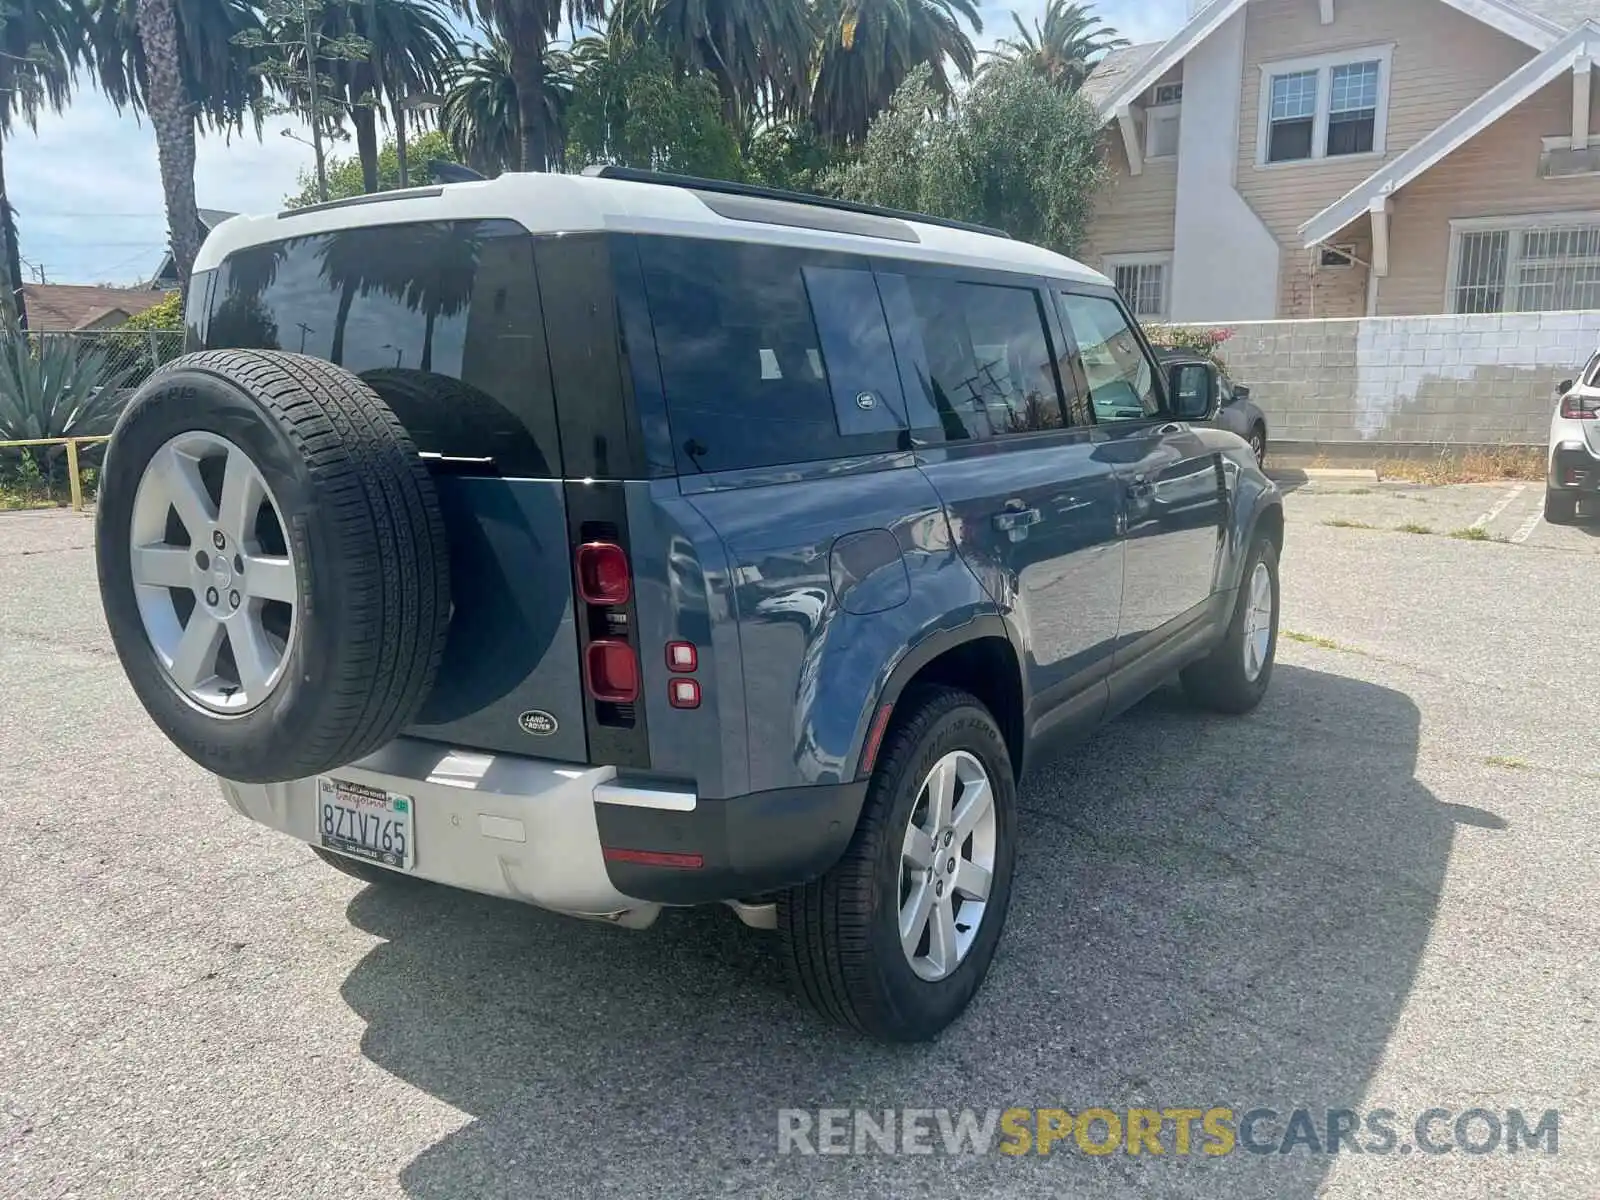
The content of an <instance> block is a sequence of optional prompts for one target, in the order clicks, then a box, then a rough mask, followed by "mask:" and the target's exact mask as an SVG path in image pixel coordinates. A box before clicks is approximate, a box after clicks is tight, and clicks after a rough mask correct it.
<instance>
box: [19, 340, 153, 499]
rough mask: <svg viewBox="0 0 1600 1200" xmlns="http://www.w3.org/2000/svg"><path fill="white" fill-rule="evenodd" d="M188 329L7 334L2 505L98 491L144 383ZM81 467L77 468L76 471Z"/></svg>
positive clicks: (76, 496) (66, 497)
mask: <svg viewBox="0 0 1600 1200" xmlns="http://www.w3.org/2000/svg"><path fill="white" fill-rule="evenodd" d="M183 341H184V334H183V332H182V331H181V330H120V329H109V330H74V331H72V332H56V331H50V330H39V331H32V332H29V333H27V334H25V335H22V336H20V337H19V336H16V335H14V334H6V333H3V332H0V509H5V508H17V507H34V506H35V505H39V504H51V503H66V502H67V501H68V499H69V498H70V499H71V500H72V501H74V502H77V501H79V500H80V498H81V497H82V496H85V495H92V494H93V491H94V487H95V484H96V482H97V481H98V474H99V467H100V460H101V458H102V456H103V453H104V447H103V445H101V444H98V443H96V442H92V441H91V442H82V441H79V442H78V443H77V444H76V445H74V446H72V447H71V448H70V451H69V447H68V444H67V441H66V440H65V439H69V438H70V439H83V438H90V439H93V438H98V437H102V436H103V435H105V434H108V433H110V432H111V428H112V426H114V425H115V424H116V421H117V417H118V416H119V415H120V413H121V412H122V407H123V405H124V404H126V403H127V400H128V397H129V396H131V395H132V394H133V392H134V390H135V389H136V388H138V387H139V385H140V384H142V383H143V382H144V381H145V380H146V379H148V378H150V375H151V373H152V372H154V371H155V369H156V368H157V367H158V366H160V365H161V364H163V363H166V362H170V361H171V360H172V359H174V358H177V357H178V356H179V355H181V354H182V353H183ZM74 467H76V470H74Z"/></svg>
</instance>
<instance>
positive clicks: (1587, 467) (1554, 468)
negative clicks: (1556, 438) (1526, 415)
mask: <svg viewBox="0 0 1600 1200" xmlns="http://www.w3.org/2000/svg"><path fill="white" fill-rule="evenodd" d="M1546 484H1547V486H1548V487H1549V488H1550V490H1551V491H1560V492H1600V457H1596V455H1595V454H1594V453H1593V452H1592V451H1591V450H1590V449H1589V446H1588V444H1587V443H1586V442H1582V441H1577V442H1562V443H1560V444H1559V445H1557V446H1556V448H1555V449H1554V450H1553V451H1552V452H1551V454H1550V476H1549V478H1548V479H1547V480H1546Z"/></svg>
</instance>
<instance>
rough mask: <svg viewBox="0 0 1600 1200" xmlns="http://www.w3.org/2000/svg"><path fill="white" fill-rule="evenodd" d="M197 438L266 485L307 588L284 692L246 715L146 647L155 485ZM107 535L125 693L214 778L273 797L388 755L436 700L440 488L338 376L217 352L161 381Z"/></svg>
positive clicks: (125, 421)
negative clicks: (138, 507) (142, 600)
mask: <svg viewBox="0 0 1600 1200" xmlns="http://www.w3.org/2000/svg"><path fill="white" fill-rule="evenodd" d="M192 431H206V432H211V433H215V434H219V435H221V436H224V437H226V438H227V439H228V440H229V441H231V442H232V443H233V444H234V445H235V446H237V447H239V448H240V449H241V450H243V451H244V452H245V454H246V455H248V457H249V458H250V459H251V461H252V462H253V463H254V464H255V466H256V468H257V469H258V470H259V471H260V472H261V475H262V477H263V479H264V480H265V481H266V483H267V486H268V487H269V488H270V489H271V490H272V493H273V495H274V496H275V497H276V498H277V501H278V504H279V507H280V509H281V510H282V517H283V524H284V531H285V534H286V536H287V540H288V542H289V552H290V553H291V554H292V556H293V558H294V562H295V567H296V570H297V573H298V604H297V605H296V608H297V612H296V616H295V621H296V632H295V634H294V637H293V639H292V642H291V644H290V645H289V647H288V650H287V655H288V658H287V662H286V667H285V669H284V672H283V675H282V677H281V678H280V680H279V681H278V683H277V684H276V686H275V687H274V688H273V689H272V691H271V692H270V693H269V694H268V695H267V696H266V697H265V699H264V700H263V701H262V702H261V703H259V704H258V705H257V706H256V707H254V708H252V709H249V710H248V711H244V712H241V713H238V714H236V715H224V714H219V713H217V712H213V711H211V710H208V709H205V708H202V707H201V706H199V705H198V704H196V703H194V702H192V701H191V700H190V699H189V697H188V696H187V695H186V694H185V693H184V692H183V691H182V689H180V688H179V687H178V686H177V684H176V683H175V682H174V681H173V679H172V677H171V675H170V674H169V673H168V672H167V670H166V668H165V667H164V666H163V665H162V663H161V661H160V659H158V658H157V656H156V653H155V651H154V649H153V648H152V646H151V644H150V641H149V638H148V636H147V635H146V633H145V630H144V626H143V623H142V621H141V618H140V613H139V607H138V602H137V600H136V598H135V589H134V584H133V578H132V570H131V566H130V558H131V551H130V546H129V539H130V532H131V522H132V519H133V505H134V498H135V494H136V492H137V489H138V487H139V483H140V480H141V479H142V477H143V475H144V472H145V468H146V466H147V465H148V464H149V462H150V460H151V458H152V457H153V456H154V455H155V454H156V453H157V451H159V450H160V449H161V447H163V446H164V445H165V444H166V443H167V442H168V441H169V440H170V439H172V438H173V437H175V436H177V435H179V434H182V433H187V432H192ZM212 500H213V503H215V502H216V496H215V494H213V497H212ZM95 532H96V540H97V547H96V557H97V563H98V568H99V576H100V595H101V601H102V603H103V605H104V607H105V614H106V621H107V624H108V625H109V626H110V630H111V637H112V641H113V642H114V643H115V645H116V649H117V654H118V657H119V658H120V659H121V660H122V666H123V669H124V671H126V673H127V676H128V680H129V682H130V683H131V684H132V686H133V689H134V691H135V693H136V694H137V695H138V697H139V700H140V702H141V703H142V704H143V705H144V707H145V709H146V711H147V712H149V714H150V716H151V718H152V719H153V720H154V721H155V723H156V724H157V725H158V726H160V728H161V730H162V732H163V733H165V734H166V735H167V737H168V738H170V739H171V740H172V741H173V742H174V743H175V744H176V745H177V746H178V748H179V749H180V750H182V751H183V752H184V753H185V754H187V755H188V756H189V757H190V758H192V759H194V760H195V762H197V763H199V764H200V765H201V766H203V767H205V768H206V769H207V770H210V771H213V772H215V773H216V774H218V775H221V776H223V777H225V778H228V779H236V780H240V781H243V782H250V783H273V782H279V781H284V780H291V779H302V778H305V777H307V776H310V775H315V774H318V773H320V772H323V771H327V770H330V769H332V768H335V767H339V766H342V765H344V764H346V763H349V762H352V761H354V760H356V759H359V758H361V757H363V756H364V755H366V754H369V753H371V752H372V751H373V750H376V749H377V748H378V747H380V746H382V745H384V744H385V743H386V742H388V741H390V740H392V739H393V738H394V736H395V735H396V734H397V733H398V732H399V731H400V730H401V729H402V728H403V727H404V726H405V725H406V724H408V723H409V722H410V721H411V719H412V717H413V715H414V714H415V712H416V710H417V708H418V706H419V705H420V704H421V703H422V701H423V699H424V698H425V697H426V696H427V694H428V692H429V690H430V689H431V688H432V686H433V681H434V677H435V675H436V674H437V671H438V666H439V660H440V656H441V654H442V652H443V648H444V642H445V632H446V627H447V624H448V621H449V615H450V594H449V564H448V560H447V557H446V546H445V531H444V521H443V518H442V517H441V516H440V514H439V505H438V499H437V496H436V495H435V492H434V487H433V482H432V479H431V477H430V476H429V475H428V472H427V469H426V467H425V466H424V465H423V463H422V461H421V459H419V458H418V457H417V453H416V449H415V447H414V446H413V445H412V443H411V440H410V438H409V437H408V436H407V434H406V431H405V429H404V427H403V426H402V425H401V424H400V422H399V420H398V419H397V418H396V417H395V415H394V413H393V412H391V411H390V410H389V409H388V407H387V406H385V405H384V404H383V402H382V401H381V400H380V399H379V398H378V397H377V395H375V394H374V393H373V392H372V390H371V389H370V388H368V387H366V386H365V385H364V384H363V383H362V382H361V381H360V380H359V379H357V378H356V377H355V376H354V375H351V374H350V373H349V372H347V371H344V370H342V369H341V368H339V367H335V366H333V365H332V364H330V363H327V362H323V361H321V360H319V359H312V358H306V357H303V356H300V355H294V354H284V353H279V352H276V351H271V352H268V351H212V352H207V353H203V354H194V355H189V356H187V357H185V358H181V359H178V360H177V361H175V362H174V363H172V364H170V365H168V366H167V367H164V368H163V369H162V370H161V371H159V372H157V373H156V374H155V375H154V376H152V377H151V379H150V380H149V382H147V383H146V384H145V385H144V386H143V387H142V388H140V389H139V391H138V392H137V393H136V394H135V395H134V397H133V399H132V400H130V401H129V403H128V407H127V409H126V410H125V411H124V413H123V415H122V418H121V419H120V420H119V421H118V422H117V427H116V430H115V432H114V434H113V436H112V441H111V446H110V450H109V453H108V454H107V457H106V465H105V473H104V476H103V478H102V482H101V488H100V495H99V502H98V512H97V516H96V530H95Z"/></svg>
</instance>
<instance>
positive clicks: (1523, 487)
mask: <svg viewBox="0 0 1600 1200" xmlns="http://www.w3.org/2000/svg"><path fill="white" fill-rule="evenodd" d="M1527 490H1528V485H1527V484H1525V483H1519V484H1517V486H1516V487H1514V488H1512V489H1511V490H1510V491H1508V492H1506V494H1505V495H1504V496H1502V497H1500V502H1499V503H1498V504H1496V505H1495V506H1494V507H1493V508H1491V509H1490V510H1489V511H1488V512H1486V513H1484V514H1483V516H1481V517H1479V518H1478V519H1477V520H1476V521H1474V522H1473V523H1472V527H1473V528H1474V529H1487V528H1488V527H1489V524H1490V522H1492V521H1493V520H1494V519H1495V518H1496V517H1498V516H1499V515H1500V514H1501V513H1503V512H1505V510H1506V509H1508V508H1510V507H1511V504H1512V502H1513V501H1514V500H1516V498H1517V497H1518V496H1520V495H1522V493H1523V492H1525V491H1527Z"/></svg>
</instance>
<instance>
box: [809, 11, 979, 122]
mask: <svg viewBox="0 0 1600 1200" xmlns="http://www.w3.org/2000/svg"><path fill="white" fill-rule="evenodd" d="M817 11H818V14H819V16H820V17H821V18H822V41H821V44H820V45H819V46H818V48H817V63H816V71H815V76H816V78H815V83H814V84H813V87H812V93H811V114H812V119H813V120H814V121H815V122H816V124H817V127H818V129H819V130H820V131H821V132H822V134H823V135H824V136H825V137H827V138H830V139H832V140H834V141H844V142H859V141H860V140H861V139H863V138H865V137H866V136H867V126H868V125H869V124H870V123H871V122H872V118H873V117H875V116H876V115H877V114H878V113H880V112H882V111H883V110H884V109H885V108H887V107H888V106H889V100H890V98H891V97H892V96H893V95H894V93H895V90H896V89H897V88H899V86H900V85H901V84H902V83H904V82H905V79H906V76H907V75H909V74H910V73H911V72H912V70H913V69H915V68H916V67H919V66H922V65H926V66H927V67H928V68H929V69H930V71H931V72H932V83H933V86H934V89H935V90H936V91H937V92H938V93H939V94H940V95H941V96H946V97H948V96H949V95H950V91H951V80H950V76H949V74H948V72H947V71H946V69H945V61H946V59H948V60H949V61H950V63H951V64H953V65H954V67H955V69H956V72H957V73H958V74H959V75H960V76H961V78H963V79H970V78H971V77H972V73H973V70H974V69H975V67H976V65H977V57H978V56H977V51H976V50H974V49H973V46H972V39H971V38H969V37H968V36H967V34H966V32H965V31H964V30H963V29H962V28H961V20H960V19H961V18H963V17H964V18H966V20H967V22H968V23H969V24H970V25H971V26H972V29H973V32H974V33H982V32H983V20H982V18H981V17H979V15H978V5H977V4H975V3H974V2H973V0H818V4H817Z"/></svg>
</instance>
